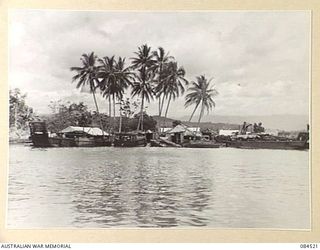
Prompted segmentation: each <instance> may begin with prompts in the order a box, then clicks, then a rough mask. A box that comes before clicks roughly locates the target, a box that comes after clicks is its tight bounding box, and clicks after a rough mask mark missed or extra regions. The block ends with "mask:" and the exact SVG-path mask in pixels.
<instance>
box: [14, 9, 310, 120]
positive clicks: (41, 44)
mask: <svg viewBox="0 0 320 250" xmlns="http://www.w3.org/2000/svg"><path fill="white" fill-rule="evenodd" d="M309 31H310V15H309V12H239V11H237V12H93V11H90V12H89V11H88V12H83V11H43V10H11V11H10V15H9V85H10V88H16V87H18V88H20V89H21V90H22V91H23V92H27V93H28V97H27V102H28V104H29V106H31V107H33V108H34V109H35V111H36V112H38V113H48V112H49V109H48V104H49V102H50V101H55V100H59V99H63V100H71V101H76V102H78V101H83V102H85V103H86V104H87V105H88V106H89V107H90V108H92V109H93V108H94V106H93V99H92V96H91V95H90V94H86V93H81V92H80V90H77V89H76V87H75V83H72V82H71V78H72V76H73V74H74V73H73V72H71V71H70V67H72V66H78V65H79V66H80V57H81V55H82V54H83V53H90V52H91V51H94V52H95V53H96V54H97V55H98V56H100V57H103V56H112V55H116V56H122V57H126V58H127V60H128V61H129V59H130V57H132V56H133V52H134V51H136V50H137V47H138V46H140V45H142V44H145V43H147V44H148V45H150V46H152V48H154V49H156V48H157V47H158V46H162V47H163V48H164V49H165V50H167V51H170V54H171V55H172V56H174V57H175V58H176V60H177V61H178V63H179V64H180V65H181V66H183V67H184V68H185V70H186V72H187V74H186V78H187V79H188V80H194V78H195V76H197V75H200V74H205V75H206V76H207V77H208V78H211V77H213V78H214V79H213V82H214V83H215V86H216V89H217V90H218V92H219V96H218V97H216V109H215V110H214V111H213V114H219V115H259V114H262V115H272V114H308V106H309V104H308V103H309V100H308V96H309V59H310V58H309V49H310V48H309V42H310V39H309V36H310V33H309ZM128 97H129V96H128ZM183 104H184V97H182V98H179V99H177V100H176V101H175V102H174V103H173V104H172V105H171V107H170V111H169V115H168V116H169V117H176V118H179V117H181V116H185V115H190V114H191V111H192V108H189V109H186V110H185V109H184V108H183ZM99 105H100V107H101V109H102V111H106V110H107V101H106V100H104V99H102V98H99ZM148 113H151V114H156V113H157V105H156V102H154V103H150V104H148Z"/></svg>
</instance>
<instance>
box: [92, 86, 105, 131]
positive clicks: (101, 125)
mask: <svg viewBox="0 0 320 250" xmlns="http://www.w3.org/2000/svg"><path fill="white" fill-rule="evenodd" d="M91 91H92V95H93V100H94V104H95V106H96V110H97V115H98V116H99V121H100V129H101V130H102V136H104V129H103V124H102V119H101V115H100V113H99V107H98V103H97V99H96V94H95V91H94V90H91Z"/></svg>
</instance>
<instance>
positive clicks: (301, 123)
mask: <svg viewBox="0 0 320 250" xmlns="http://www.w3.org/2000/svg"><path fill="white" fill-rule="evenodd" d="M197 118H198V117H194V118H193V119H194V120H195V121H196V120H197ZM188 119H189V117H186V116H183V117H180V118H179V120H181V121H183V120H188ZM244 121H246V122H249V123H252V124H253V123H255V122H256V123H259V122H262V125H263V127H265V128H267V129H277V130H285V131H297V130H306V129H307V124H309V116H308V115H268V116H262V115H261V116H221V115H208V116H205V117H203V120H202V123H204V122H211V123H214V124H216V123H218V124H220V123H222V124H238V125H240V124H242V123H243V122H244Z"/></svg>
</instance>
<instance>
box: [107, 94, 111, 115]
mask: <svg viewBox="0 0 320 250" xmlns="http://www.w3.org/2000/svg"><path fill="white" fill-rule="evenodd" d="M108 99H109V117H111V96H110V95H109V98H108Z"/></svg>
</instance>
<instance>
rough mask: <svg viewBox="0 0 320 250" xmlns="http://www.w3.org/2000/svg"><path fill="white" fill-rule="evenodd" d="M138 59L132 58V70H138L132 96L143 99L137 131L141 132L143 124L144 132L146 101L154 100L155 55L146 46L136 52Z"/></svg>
mask: <svg viewBox="0 0 320 250" xmlns="http://www.w3.org/2000/svg"><path fill="white" fill-rule="evenodd" d="M134 53H135V54H136V57H134V58H132V68H133V69H135V70H137V74H136V81H135V82H134V83H133V84H132V92H131V94H132V96H140V97H141V110H140V119H139V122H138V126H137V130H139V127H140V124H141V130H143V111H144V100H145V99H146V100H147V101H148V102H149V101H150V99H152V98H153V94H154V91H153V89H152V86H151V83H152V79H153V77H154V74H153V71H152V68H153V65H154V60H153V54H152V53H151V47H149V46H148V45H147V44H144V45H142V46H140V47H139V48H138V52H134Z"/></svg>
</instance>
